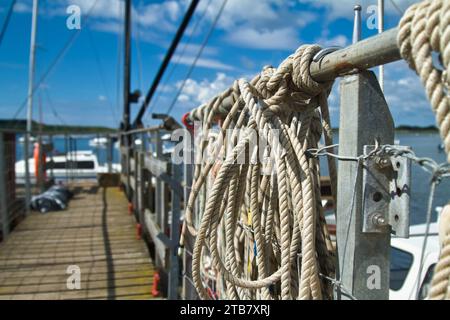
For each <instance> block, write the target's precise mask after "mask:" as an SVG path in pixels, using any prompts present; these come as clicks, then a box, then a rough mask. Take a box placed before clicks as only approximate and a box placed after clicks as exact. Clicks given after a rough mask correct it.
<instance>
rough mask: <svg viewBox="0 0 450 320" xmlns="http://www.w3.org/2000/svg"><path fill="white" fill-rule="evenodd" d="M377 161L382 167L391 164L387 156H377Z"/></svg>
mask: <svg viewBox="0 0 450 320" xmlns="http://www.w3.org/2000/svg"><path fill="white" fill-rule="evenodd" d="M375 163H376V164H377V165H378V166H379V167H380V168H386V167H388V166H389V164H390V162H389V159H387V158H383V157H377V158H376V159H375Z"/></svg>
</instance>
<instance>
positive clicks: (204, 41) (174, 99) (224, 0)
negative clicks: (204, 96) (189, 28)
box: [166, 0, 228, 114]
mask: <svg viewBox="0 0 450 320" xmlns="http://www.w3.org/2000/svg"><path fill="white" fill-rule="evenodd" d="M227 1H228V0H223V2H222V6H221V7H220V9H219V11H218V12H217V15H216V17H215V18H214V21H213V23H212V25H211V27H210V29H209V30H208V34H207V35H206V37H205V39H204V40H203V43H202V45H201V47H200V49H199V50H198V52H197V55H196V56H195V59H194V61H192V64H191V66H190V67H189V71H188V72H187V74H186V76H185V78H184V80H183V82H182V84H181V86H180V88H179V89H178V91H177V94H176V95H175V97H174V98H173V100H172V103H171V104H170V106H169V108H168V109H167V112H166V113H167V114H170V112H171V111H172V109H173V107H174V106H175V103H176V102H177V100H178V97H179V96H180V94H181V92H182V91H183V89H184V86H185V85H186V82H187V80H188V79H189V77H190V76H191V74H192V71H194V68H195V66H196V64H197V61H198V59H199V58H200V56H201V55H202V53H203V49H204V48H205V46H206V45H207V44H208V40H209V38H210V37H211V35H212V33H213V31H214V29H215V28H216V25H217V22H218V21H219V19H220V16H221V15H222V12H223V9H224V8H225V5H226V4H227Z"/></svg>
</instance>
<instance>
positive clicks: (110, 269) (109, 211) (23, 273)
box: [0, 184, 154, 299]
mask: <svg viewBox="0 0 450 320" xmlns="http://www.w3.org/2000/svg"><path fill="white" fill-rule="evenodd" d="M74 191H75V196H74V198H73V199H72V200H71V201H70V202H69V208H68V209H67V210H64V211H56V212H50V213H46V214H41V213H37V212H33V213H31V214H30V215H29V216H28V217H27V218H26V219H25V220H24V221H23V222H21V223H20V224H19V225H18V226H17V227H16V229H15V230H14V231H13V232H12V233H11V234H10V236H9V237H8V238H7V239H6V241H4V242H2V243H0V299H150V298H151V297H152V296H151V286H152V281H153V272H154V267H153V264H152V261H151V259H150V257H149V253H148V250H147V247H146V245H145V243H144V241H143V240H138V239H137V237H136V228H135V223H136V222H135V219H134V217H133V216H130V215H128V210H127V200H126V198H125V196H124V194H123V193H122V192H121V191H120V190H119V189H118V188H107V189H103V188H99V187H97V186H96V185H94V184H84V185H79V186H77V187H75V188H74ZM70 266H72V267H70ZM73 266H75V267H73ZM70 268H72V270H75V271H77V270H78V268H79V271H80V273H81V274H80V280H81V281H80V286H81V288H80V289H69V288H68V279H69V277H71V275H72V278H70V279H69V287H70V284H71V283H74V282H72V281H70V280H71V279H73V274H72V273H68V269H69V270H70Z"/></svg>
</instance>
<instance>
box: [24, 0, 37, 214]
mask: <svg viewBox="0 0 450 320" xmlns="http://www.w3.org/2000/svg"><path fill="white" fill-rule="evenodd" d="M37 15H38V0H33V12H32V15H31V40H30V59H29V66H28V108H27V132H26V133H25V141H24V142H25V143H24V148H25V150H24V153H23V154H24V157H25V214H29V213H30V202H31V183H30V167H29V157H30V155H29V148H30V134H31V131H32V127H31V125H32V123H31V121H32V117H33V79H34V57H35V53H36V30H37Z"/></svg>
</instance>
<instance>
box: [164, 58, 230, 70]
mask: <svg viewBox="0 0 450 320" xmlns="http://www.w3.org/2000/svg"><path fill="white" fill-rule="evenodd" d="M194 59H195V57H194V56H186V55H184V56H179V55H174V56H173V61H177V62H178V63H180V64H183V65H187V66H190V65H191V64H192V62H193V61H194ZM196 66H197V67H203V68H208V69H217V70H228V71H229V70H234V67H233V66H230V65H228V64H225V63H223V62H221V61H219V60H216V59H213V58H199V59H198V60H197V63H196Z"/></svg>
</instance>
